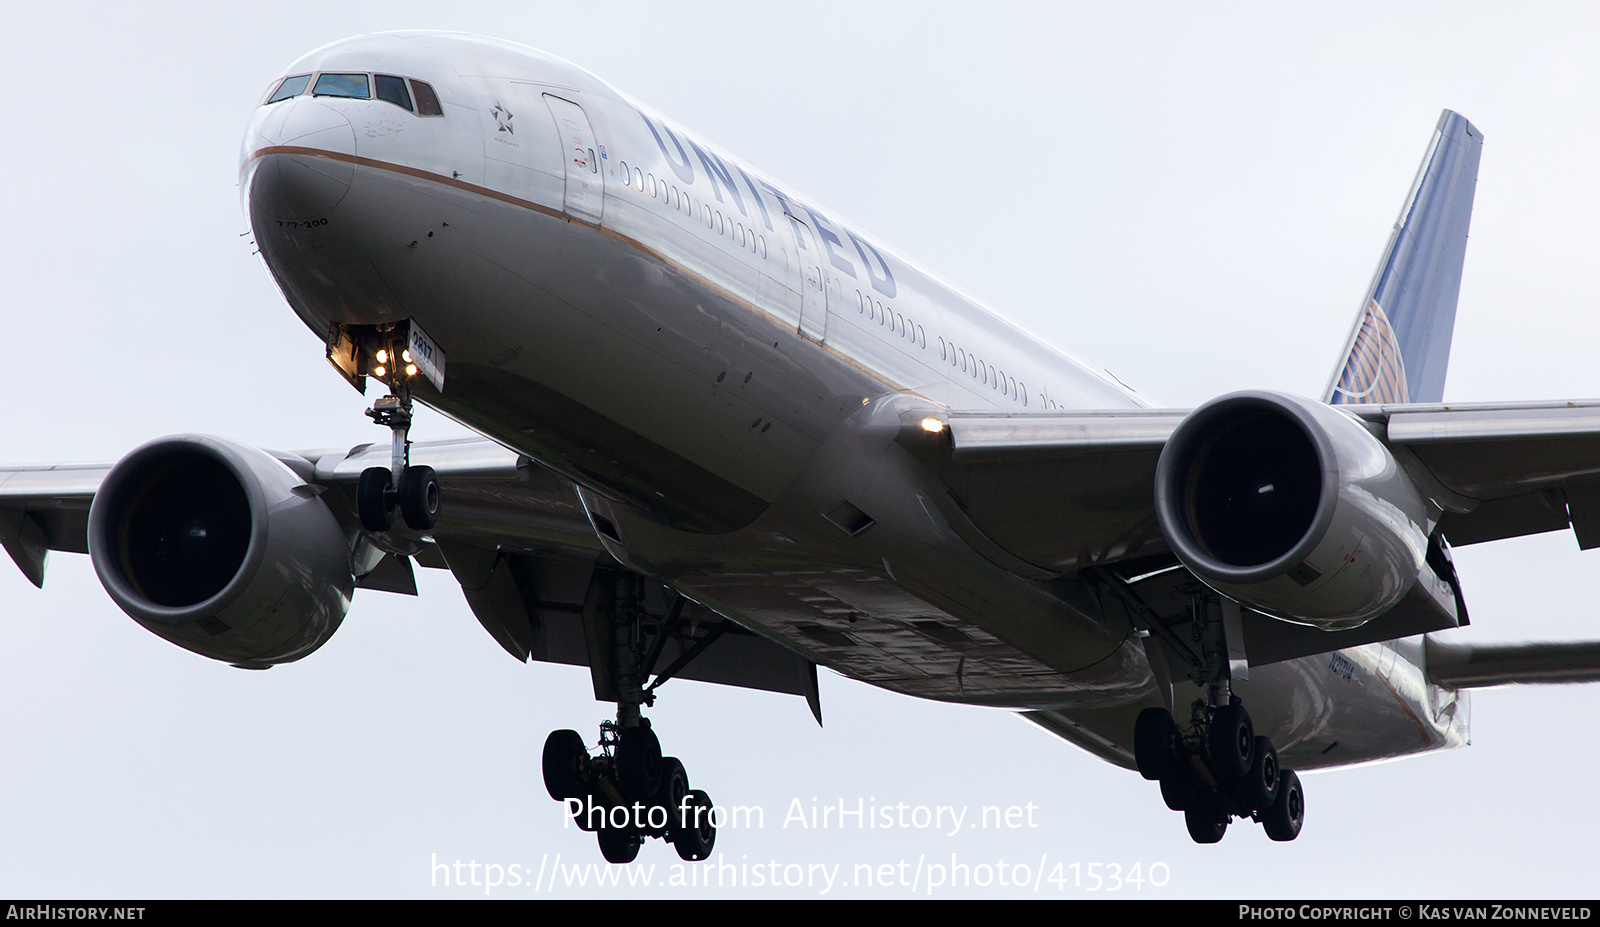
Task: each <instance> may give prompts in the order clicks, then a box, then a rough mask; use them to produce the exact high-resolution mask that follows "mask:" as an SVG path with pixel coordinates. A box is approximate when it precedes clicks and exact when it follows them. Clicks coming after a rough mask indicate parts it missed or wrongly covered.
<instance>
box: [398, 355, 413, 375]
mask: <svg viewBox="0 0 1600 927" xmlns="http://www.w3.org/2000/svg"><path fill="white" fill-rule="evenodd" d="M400 359H401V360H403V361H405V362H406V363H408V364H409V363H411V352H410V351H401V352H400ZM412 373H416V371H414V370H413V371H412Z"/></svg>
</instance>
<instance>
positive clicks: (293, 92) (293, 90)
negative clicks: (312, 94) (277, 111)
mask: <svg viewBox="0 0 1600 927" xmlns="http://www.w3.org/2000/svg"><path fill="white" fill-rule="evenodd" d="M309 83H311V75H310V74H296V75H295V76H294V77H285V78H284V79H283V83H281V84H279V85H278V89H276V90H274V91H272V96H270V97H267V102H268V103H278V102H281V101H283V100H287V99H289V98H290V97H297V96H299V95H300V94H302V93H305V90H306V84H309Z"/></svg>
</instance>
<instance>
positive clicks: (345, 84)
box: [311, 74, 372, 100]
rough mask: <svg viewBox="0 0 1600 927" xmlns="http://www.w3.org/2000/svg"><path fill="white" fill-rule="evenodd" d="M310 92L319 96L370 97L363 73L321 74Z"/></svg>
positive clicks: (367, 98)
mask: <svg viewBox="0 0 1600 927" xmlns="http://www.w3.org/2000/svg"><path fill="white" fill-rule="evenodd" d="M311 93H312V95H313V96H319V97H352V98H354V99H358V100H370V99H372V91H371V89H370V85H369V84H368V83H367V75H365V74H323V75H321V76H320V77H318V78H317V85H316V86H315V87H313V88H312V89H311Z"/></svg>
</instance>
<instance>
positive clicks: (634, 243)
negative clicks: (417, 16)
mask: <svg viewBox="0 0 1600 927" xmlns="http://www.w3.org/2000/svg"><path fill="white" fill-rule="evenodd" d="M267 155H301V156H304V157H309V158H326V159H328V160H330V161H343V162H345V163H346V164H355V165H359V166H361V167H370V168H374V169H376V170H380V171H389V172H390V173H394V174H404V175H406V176H407V177H415V178H417V179H419V180H428V181H432V182H434V183H441V184H444V185H445V186H447V187H455V188H456V189H458V190H464V191H466V192H468V193H475V194H477V195H479V196H485V197H488V198H489V199H492V200H499V201H500V202H502V203H507V204H509V205H512V206H520V207H522V208H523V209H530V210H532V211H534V212H537V213H540V214H542V215H546V216H550V217H551V218H553V219H560V220H562V221H563V222H576V223H577V224H579V225H584V226H588V227H590V228H593V229H594V230H595V231H597V232H599V233H600V234H602V235H604V236H606V237H607V238H611V239H614V240H616V241H619V242H622V243H623V244H625V245H628V246H629V247H632V248H635V249H637V250H639V251H642V252H644V253H645V254H648V255H650V256H651V257H653V258H655V259H656V260H658V261H660V262H661V263H663V264H666V265H667V266H669V267H672V268H673V269H675V270H677V271H678V272H679V273H682V274H683V275H685V276H687V277H691V278H693V279H694V280H696V281H697V282H699V283H700V285H701V286H704V287H705V288H706V289H708V290H711V291H713V292H715V293H717V294H718V295H720V296H722V297H723V298H724V299H727V300H728V301H729V302H732V303H734V304H736V305H739V306H743V307H744V308H746V309H748V310H749V311H751V312H753V313H755V314H756V315H759V316H761V317H762V318H764V319H766V320H768V321H769V322H772V323H774V324H775V325H776V326H777V327H778V328H780V329H782V330H784V331H788V330H789V325H788V320H787V319H783V318H779V317H777V316H775V315H773V314H772V313H770V312H768V311H766V310H765V309H762V308H761V307H760V306H757V305H756V304H755V303H752V302H750V301H749V300H747V299H745V298H744V297H742V296H740V295H738V294H737V293H733V292H731V291H729V290H727V289H725V288H724V287H722V286H720V285H718V284H716V283H713V282H712V281H710V280H707V279H706V278H705V277H703V276H701V275H700V274H697V273H695V272H694V271H692V270H689V269H688V268H686V267H684V266H682V265H680V264H678V263H677V262H676V261H674V260H672V259H671V258H669V257H667V256H666V255H665V254H662V253H661V252H660V251H657V250H656V249H654V248H652V247H650V246H649V245H647V244H645V243H644V242H642V241H639V240H638V239H636V238H630V237H629V236H627V235H622V234H619V233H618V232H617V231H616V230H614V229H608V228H605V227H604V226H589V223H587V222H582V221H580V220H576V219H574V218H573V217H572V216H569V215H567V214H566V213H564V212H561V211H560V210H556V209H551V208H550V207H548V206H540V205H539V204H538V203H535V202H533V201H532V200H525V199H523V198H521V197H518V196H512V195H511V194H509V193H501V192H500V191H499V190H495V189H492V188H490V187H485V186H481V185H479V184H475V183H469V182H467V181H465V180H460V179H458V178H455V177H446V176H444V175H443V174H436V173H434V172H433V171H425V170H422V169H421V168H416V167H407V166H405V165H404V164H395V163H394V162H392V161H379V160H377V159H375V158H363V157H361V156H360V155H354V154H345V153H344V152H342V151H328V150H326V149H322V148H304V147H301V146H298V145H268V146H267V147H265V148H260V149H257V150H256V151H253V152H251V153H250V156H249V157H248V158H246V159H245V160H246V161H254V160H256V159H258V158H264V157H266V156H267ZM803 298H804V297H803V296H802V299H803ZM802 311H803V310H802ZM823 312H824V314H826V312H827V309H826V307H824V309H823ZM824 324H826V320H824ZM796 334H797V335H799V333H798V332H796ZM799 337H800V338H801V340H803V341H806V342H807V343H808V344H811V345H814V346H816V347H818V348H820V349H822V350H823V351H824V352H826V353H828V354H831V355H833V356H834V357H835V358H837V359H839V360H840V361H842V362H843V363H845V364H848V365H849V366H851V367H854V368H855V369H856V370H858V371H860V372H861V373H862V374H864V375H865V376H867V377H868V378H870V379H872V380H875V381H877V382H879V383H882V384H884V385H886V386H888V387H889V388H890V389H891V390H893V391H894V392H897V393H909V394H911V395H914V396H916V397H918V398H919V399H922V400H923V401H925V402H929V403H931V402H933V400H931V399H928V397H926V396H924V395H922V393H921V392H919V391H917V390H913V389H912V388H910V387H909V386H905V385H903V384H899V383H895V382H893V381H891V380H888V379H887V378H885V376H884V375H883V372H882V371H879V370H873V369H872V368H870V367H868V366H866V365H865V364H863V363H861V362H860V361H857V360H856V359H855V358H853V357H851V356H849V355H848V354H845V353H843V352H841V351H840V350H839V349H838V348H835V347H833V346H831V345H829V344H827V343H826V342H816V341H811V340H810V339H809V338H806V336H804V335H799ZM940 405H943V403H940Z"/></svg>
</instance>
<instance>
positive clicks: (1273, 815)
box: [1261, 769, 1306, 842]
mask: <svg viewBox="0 0 1600 927" xmlns="http://www.w3.org/2000/svg"><path fill="white" fill-rule="evenodd" d="M1305 821H1306V794H1305V792H1304V791H1303V790H1302V789H1301V787H1300V777H1299V776H1297V775H1295V774H1294V770H1292V769H1285V770H1284V771H1283V773H1282V775H1281V776H1280V777H1279V779H1278V798H1277V800H1276V801H1274V802H1273V803H1272V806H1271V807H1270V808H1268V809H1267V810H1266V811H1265V812H1263V813H1262V815H1261V826H1262V828H1264V829H1265V830H1266V832H1267V836H1268V837H1271V838H1272V839H1273V840H1277V841H1280V842H1281V841H1284V840H1293V839H1294V838H1296V837H1298V836H1300V827H1301V825H1303V824H1304V823H1305Z"/></svg>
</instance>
